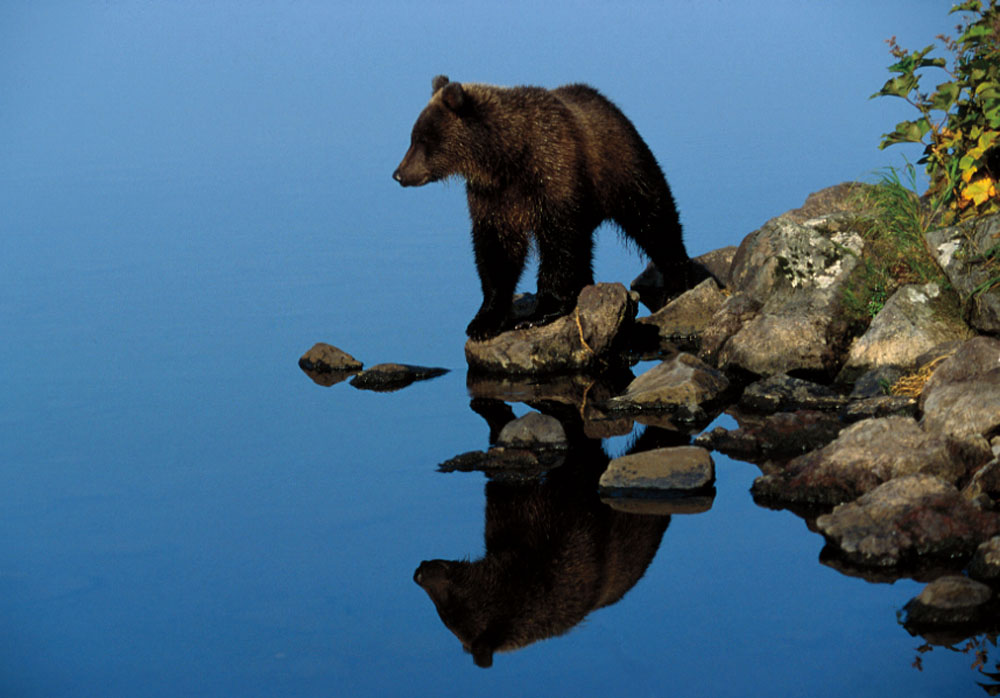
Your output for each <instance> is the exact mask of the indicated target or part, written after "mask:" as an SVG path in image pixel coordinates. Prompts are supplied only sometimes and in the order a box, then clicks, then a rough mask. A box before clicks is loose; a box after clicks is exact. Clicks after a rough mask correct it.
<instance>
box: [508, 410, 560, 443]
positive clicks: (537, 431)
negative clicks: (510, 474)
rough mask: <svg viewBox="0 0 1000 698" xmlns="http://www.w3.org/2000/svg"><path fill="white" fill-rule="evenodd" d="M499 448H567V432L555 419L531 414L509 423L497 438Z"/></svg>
mask: <svg viewBox="0 0 1000 698" xmlns="http://www.w3.org/2000/svg"><path fill="white" fill-rule="evenodd" d="M497 445H498V446H514V447H519V448H566V430H565V429H563V426H562V424H560V423H559V420H558V419H556V418H555V417H551V416H549V415H544V414H540V413H538V412H530V413H528V414H526V415H524V416H523V417H520V418H518V419H515V420H513V421H511V422H508V423H507V424H506V425H505V426H504V428H503V429H501V430H500V435H499V436H498V437H497Z"/></svg>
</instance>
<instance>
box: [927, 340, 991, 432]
mask: <svg viewBox="0 0 1000 698" xmlns="http://www.w3.org/2000/svg"><path fill="white" fill-rule="evenodd" d="M920 408H921V410H922V411H923V413H924V418H923V426H924V429H926V430H927V431H939V432H943V433H946V434H953V435H966V434H983V435H987V434H989V435H992V434H994V433H996V432H997V431H998V430H1000V340H998V339H993V338H991V337H975V338H974V339H970V340H969V341H967V342H965V343H963V344H962V345H961V346H960V347H959V348H958V349H956V350H955V353H954V354H952V355H951V356H950V357H949V358H947V359H945V360H944V361H942V362H941V364H940V365H939V366H938V367H937V369H936V370H935V371H934V373H933V375H932V376H931V377H930V380H928V381H927V384H926V385H925V386H924V389H923V391H922V392H921V394H920Z"/></svg>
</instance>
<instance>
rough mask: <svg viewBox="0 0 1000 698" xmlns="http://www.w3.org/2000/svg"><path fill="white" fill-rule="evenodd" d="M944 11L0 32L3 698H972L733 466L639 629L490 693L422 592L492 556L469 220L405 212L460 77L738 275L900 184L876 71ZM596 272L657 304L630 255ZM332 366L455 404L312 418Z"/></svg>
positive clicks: (183, 8)
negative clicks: (565, 111)
mask: <svg viewBox="0 0 1000 698" xmlns="http://www.w3.org/2000/svg"><path fill="white" fill-rule="evenodd" d="M946 6H947V3H945V4H944V5H942V4H940V3H932V2H918V3H914V2H912V1H910V2H902V1H900V2H895V1H893V2H882V3H871V2H867V1H866V2H842V3H822V4H820V3H801V2H772V3H768V4H767V6H766V7H765V8H761V7H760V6H758V5H756V4H753V3H739V2H731V1H729V0H720V1H719V2H707V3H686V4H681V3H671V4H669V6H668V5H666V4H663V5H662V6H661V5H660V4H653V3H615V4H613V5H612V4H603V3H563V2H555V3H542V4H538V3H517V2H515V3H504V4H502V5H501V4H490V5H479V4H476V3H471V2H463V3H448V2H440V3H437V2H435V3H424V4H420V3H402V2H398V3H397V2H386V3H365V4H362V5H358V4H353V3H352V4H348V3H339V2H296V3H270V2H217V3H199V2H176V3H175V2H171V3H150V2H138V1H136V2H80V3H77V2H74V3H69V2H67V3H58V2H44V1H43V2H33V3H16V2H11V3H5V4H3V5H2V7H0V94H2V95H3V98H2V100H0V327H3V328H4V329H3V337H4V341H2V342H0V483H2V486H0V512H2V518H3V526H2V527H0V628H2V632H0V695H3V696H12V697H22V696H279V695H280V696H314V695H315V696H319V695H324V696H326V695H338V696H340V695H343V696H348V695H350V696H369V695H371V696H375V695H379V696H381V695H435V696H448V695H456V696H458V695H462V696H466V695H577V696H580V695H582V696H586V695H595V696H597V695H602V696H603V695H630V696H632V695H635V696H640V695H650V696H662V695H676V696H755V695H761V696H799V695H813V696H846V695H850V696H889V695H907V696H943V695H948V696H960V695H969V696H975V695H983V691H982V689H981V688H980V687H979V686H977V685H976V681H977V680H983V677H982V676H981V675H980V674H979V673H978V672H976V671H974V670H972V669H971V668H970V665H971V663H972V661H973V659H974V657H973V656H972V655H970V654H963V653H960V652H952V651H949V650H947V649H944V648H940V647H938V648H936V649H934V650H933V651H931V652H929V653H920V652H918V649H917V648H919V647H920V646H921V645H922V644H923V640H922V639H921V638H914V637H911V636H910V635H908V634H907V632H906V631H905V630H904V629H903V628H902V626H901V625H899V624H898V622H897V612H898V611H899V609H901V607H902V606H903V605H904V604H905V603H906V601H907V600H908V599H910V598H911V597H913V596H914V595H915V594H916V593H917V592H918V591H919V589H920V588H921V586H920V585H919V584H917V583H915V582H912V581H908V580H903V581H899V582H897V583H895V584H878V585H876V584H870V583H868V582H865V581H862V580H860V579H856V578H851V577H848V576H845V575H842V574H840V573H838V572H836V571H834V570H832V569H831V568H829V567H827V566H824V565H821V564H820V563H819V561H818V555H819V551H820V549H821V548H822V544H823V541H822V539H821V538H820V537H819V536H818V535H816V534H814V533H811V532H809V531H808V530H807V528H806V526H805V525H804V523H803V521H802V519H800V518H798V517H796V516H794V515H793V514H791V513H788V512H776V511H770V510H766V509H763V508H760V507H757V506H756V505H754V503H753V501H752V499H751V498H750V495H749V493H748V489H749V487H750V484H751V482H752V481H753V478H754V477H755V476H756V475H758V474H759V470H758V469H757V468H756V467H755V466H751V465H749V464H746V463H740V462H735V461H731V460H729V459H727V458H725V457H723V456H720V455H718V454H716V455H715V460H716V468H717V477H718V482H717V490H718V491H717V496H716V498H715V501H714V503H713V506H712V508H711V509H710V510H709V511H708V512H706V513H702V514H697V515H676V516H674V517H673V518H672V520H671V522H670V525H669V527H668V528H667V530H666V532H665V533H664V535H663V539H662V543H661V544H660V546H659V549H658V551H657V553H656V556H655V558H654V560H653V562H652V564H651V565H650V566H649V568H648V569H647V571H646V574H645V576H644V577H643V578H642V579H641V580H640V581H639V582H638V583H637V584H636V585H635V586H634V587H633V588H632V589H631V591H630V592H629V593H627V594H626V595H625V597H624V598H623V599H622V600H621V601H619V602H618V603H616V604H614V605H611V606H608V607H606V608H603V609H599V610H597V611H594V612H593V613H592V614H590V615H589V617H588V618H587V619H586V620H585V621H584V622H583V623H582V624H581V625H579V626H577V627H576V628H574V629H573V630H571V631H570V632H569V633H567V634H566V635H563V636H561V637H558V638H553V639H550V640H547V641H543V642H538V643H535V644H531V645H529V646H528V647H526V648H524V649H521V650H518V651H514V652H509V653H503V654H498V655H497V656H496V658H495V660H494V664H493V667H492V668H489V669H481V668H478V667H476V666H474V664H473V661H472V659H471V657H470V656H469V655H468V654H466V653H464V652H463V651H462V648H461V644H460V643H459V641H458V640H457V639H456V637H455V636H454V635H452V633H451V632H449V630H448V629H447V628H446V627H445V626H444V625H443V624H442V622H441V620H440V619H439V618H438V616H437V614H436V612H435V609H434V606H433V604H432V603H431V601H430V600H429V599H428V597H427V595H426V594H425V593H424V591H423V590H422V589H421V588H420V587H419V586H417V585H416V584H415V583H414V582H413V573H414V570H415V569H416V567H417V565H418V564H419V563H420V562H421V561H422V560H425V559H432V558H445V559H461V558H470V559H476V558H478V557H480V556H481V555H482V554H483V551H484V543H483V533H484V505H485V496H484V488H485V485H486V478H485V477H484V476H483V475H482V474H480V473H461V472H455V473H441V472H438V471H437V466H438V464H439V463H441V462H443V461H446V460H447V459H449V458H451V457H453V456H455V455H457V454H459V453H463V452H466V451H472V450H482V449H485V448H486V447H487V446H488V440H489V429H488V427H487V424H486V423H485V422H484V421H483V419H482V418H481V417H479V416H478V415H477V414H476V413H475V412H473V411H472V410H471V409H470V406H469V393H468V391H467V388H466V370H465V359H464V354H463V343H464V327H465V325H466V323H467V322H468V320H469V319H470V318H471V316H472V315H473V314H474V312H475V310H476V308H477V307H478V305H479V302H480V300H481V299H480V297H479V286H478V279H477V277H476V274H475V270H474V266H473V263H472V255H471V248H470V244H469V241H468V234H467V228H468V222H467V214H466V211H465V204H464V192H463V189H462V186H461V184H460V183H457V182H456V183H450V184H443V185H442V184H437V185H432V186H429V187H425V188H422V189H417V190H402V189H400V188H399V187H398V185H396V184H395V182H393V181H392V179H391V177H390V175H391V173H392V171H393V169H394V168H395V166H396V164H397V163H398V161H399V159H400V158H401V157H402V154H403V152H404V151H405V149H406V146H407V144H408V140H409V130H410V127H411V125H412V122H413V120H414V119H415V117H416V114H417V113H418V112H419V110H420V109H421V108H422V106H423V104H424V102H425V101H426V99H427V98H428V96H429V91H430V80H431V78H432V77H433V75H435V74H437V73H447V74H449V75H450V76H451V77H452V78H453V79H456V80H476V81H483V82H494V83H500V84H523V83H534V84H543V85H547V86H555V85H558V84H562V83H566V82H573V81H586V82H589V83H591V84H593V85H595V86H597V87H598V88H600V89H601V90H602V91H604V92H605V93H606V94H607V95H608V96H610V97H611V98H612V99H614V100H616V101H617V102H618V103H619V104H620V106H622V108H623V109H624V111H625V112H626V113H627V114H629V115H630V116H631V117H632V118H633V120H634V121H635V123H636V125H637V126H638V128H639V130H640V132H642V133H643V134H644V136H645V138H646V140H647V141H648V142H649V144H650V146H651V148H652V150H653V151H654V153H655V154H656V155H657V157H658V158H659V160H660V161H661V163H662V164H663V166H664V169H665V171H666V173H667V176H668V179H669V180H670V182H671V185H672V187H673V189H674V193H675V196H676V198H677V201H678V205H679V207H680V209H681V213H682V218H683V222H684V224H685V229H686V233H687V240H688V247H689V249H690V251H691V252H692V254H698V253H702V252H705V251H708V250H710V249H714V248H716V247H720V246H723V245H728V244H738V242H739V241H740V240H741V239H742V237H743V236H744V235H745V234H747V233H748V232H750V231H752V230H753V229H755V228H756V227H757V226H759V225H760V224H761V223H762V222H764V221H765V220H766V219H767V218H769V217H771V216H773V215H777V214H778V213H781V212H782V211H784V210H786V209H788V208H792V207H794V206H797V205H799V204H801V202H802V200H803V199H804V198H805V196H806V195H807V194H808V193H809V192H811V191H814V190H817V189H820V188H822V187H825V186H828V185H831V184H835V183H837V182H840V181H843V180H849V179H856V178H860V177H865V176H868V175H869V173H871V172H872V171H874V170H877V169H878V168H880V167H884V166H886V165H888V164H897V165H898V164H900V163H901V162H902V160H901V153H903V152H909V153H910V154H911V155H912V154H913V151H912V150H911V151H900V152H899V153H893V152H891V151H889V152H886V153H883V152H880V151H878V150H877V148H876V146H877V142H878V138H879V135H880V134H881V133H882V132H883V131H885V130H890V129H891V128H892V127H893V125H894V124H895V123H896V121H899V120H901V119H903V118H907V117H908V116H910V115H909V114H908V113H907V111H906V105H905V104H903V103H901V102H891V101H888V100H878V101H874V102H872V101H869V100H868V99H867V97H868V95H869V94H871V93H872V92H874V91H876V90H877V89H878V88H879V87H880V86H881V83H882V82H883V81H884V79H885V78H886V77H887V75H888V74H887V73H886V72H885V70H884V67H885V65H887V64H888V62H889V57H888V54H887V52H886V50H885V46H884V44H883V43H882V40H883V39H885V38H887V37H888V36H890V35H894V34H895V35H898V37H899V40H900V42H901V43H902V44H903V45H907V46H914V47H922V46H924V45H926V44H927V43H930V42H931V41H933V36H934V35H935V34H937V33H940V32H942V31H948V30H950V28H951V26H952V24H953V23H954V19H953V18H949V17H947V15H946V9H947V7H946ZM914 159H915V158H914ZM597 255H598V256H597V262H596V269H597V277H598V278H599V279H601V280H605V281H623V282H625V283H627V282H628V281H629V280H630V279H631V278H632V277H634V276H635V275H636V274H637V273H638V272H639V271H641V269H642V268H643V262H642V260H640V259H639V257H638V256H637V255H636V254H634V253H633V252H630V251H629V250H627V249H625V248H623V247H622V246H621V245H620V244H619V241H618V240H617V239H616V236H615V235H614V234H613V233H609V232H607V231H606V232H605V233H604V234H603V235H602V236H601V239H600V243H599V245H598V251H597ZM532 285H533V283H532V281H531V279H530V274H529V275H528V276H526V278H525V281H524V286H525V288H531V287H532ZM317 341H326V342H330V343H333V344H336V345H338V346H340V347H342V348H344V349H345V350H347V351H349V352H351V353H352V354H354V355H355V356H357V357H358V358H359V359H361V360H363V361H364V362H366V363H367V364H375V363H379V362H383V361H398V362H406V363H413V364H424V365H431V366H442V367H446V368H449V369H451V372H450V373H448V374H447V375H445V376H443V377H441V378H438V379H435V380H432V381H428V382H424V383H418V384H415V385H413V386H411V387H409V388H407V389H405V390H402V391H399V392H395V393H372V392H365V391H360V390H356V389H354V388H352V387H350V386H349V385H347V384H346V383H343V384H339V385H336V386H333V387H329V388H326V387H321V386H319V385H317V384H315V383H313V382H312V381H311V380H310V379H309V378H308V377H307V376H306V375H305V374H303V373H302V371H300V369H299V368H298V366H297V359H298V358H299V356H300V355H301V354H302V353H303V352H304V351H305V350H306V349H308V348H309V347H310V346H311V345H312V344H313V343H314V342H317ZM514 410H515V412H516V413H517V414H524V413H525V412H526V411H527V410H528V408H527V407H525V406H524V405H520V404H518V405H514ZM724 419H725V418H724ZM632 438H634V437H632ZM628 444H629V438H618V439H611V440H608V441H607V443H605V444H604V448H605V450H606V451H608V452H609V453H610V454H611V455H618V454H619V453H621V452H624V451H625V450H626V449H627V448H628ZM918 656H920V657H922V662H921V664H922V669H918V668H917V667H915V666H913V664H914V660H915V659H917V658H918Z"/></svg>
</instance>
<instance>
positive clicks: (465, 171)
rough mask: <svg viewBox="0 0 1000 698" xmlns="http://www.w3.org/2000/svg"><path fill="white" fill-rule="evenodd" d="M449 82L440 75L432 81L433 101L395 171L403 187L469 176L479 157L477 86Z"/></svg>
mask: <svg viewBox="0 0 1000 698" xmlns="http://www.w3.org/2000/svg"><path fill="white" fill-rule="evenodd" d="M468 88H469V89H467V87H466V86H463V85H462V84H461V83H458V82H449V80H448V78H446V77H445V76H444V75H438V76H437V77H436V78H434V80H433V81H432V82H431V89H432V92H431V101H430V102H429V103H428V104H427V106H426V107H425V108H424V110H423V111H422V112H421V113H420V116H419V117H418V118H417V123H416V124H414V126H413V132H412V134H411V136H410V148H409V150H407V151H406V155H405V156H403V161H402V162H401V163H399V167H398V168H396V171H395V172H394V173H393V175H392V176H393V179H395V180H396V181H397V182H399V183H400V184H402V185H403V186H404V187H419V186H423V185H424V184H427V183H428V182H436V181H437V180H439V179H444V178H446V177H449V176H451V175H462V176H464V177H466V178H467V179H468V178H470V175H472V174H473V173H472V172H470V171H469V169H470V167H472V163H473V162H475V161H476V159H477V158H476V157H475V153H473V152H470V150H469V148H470V147H474V144H475V142H476V141H475V139H474V138H470V136H472V135H473V133H474V132H475V130H476V127H475V124H476V122H477V118H476V117H477V111H478V110H477V108H476V100H475V99H474V93H475V86H468Z"/></svg>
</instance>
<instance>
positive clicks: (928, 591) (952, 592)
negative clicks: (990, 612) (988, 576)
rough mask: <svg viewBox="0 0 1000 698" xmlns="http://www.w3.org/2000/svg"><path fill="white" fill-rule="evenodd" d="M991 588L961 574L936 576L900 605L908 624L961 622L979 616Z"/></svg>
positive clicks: (990, 592)
mask: <svg viewBox="0 0 1000 698" xmlns="http://www.w3.org/2000/svg"><path fill="white" fill-rule="evenodd" d="M991 598H993V590H992V589H990V588H989V587H988V586H986V585H985V584H981V583H980V582H975V581H973V580H971V579H969V578H968V577H963V576H961V575H949V576H946V577H940V578H938V579H935V580H934V581H933V582H931V583H930V584H928V585H927V586H925V587H924V589H923V591H921V592H920V593H919V594H918V595H917V596H916V597H915V598H913V599H911V600H910V601H909V603H907V604H906V606H904V610H905V611H906V616H907V617H906V625H907V626H908V627H910V626H913V627H927V626H940V625H962V624H965V623H974V622H976V621H977V620H979V619H980V618H982V617H983V614H984V613H985V612H986V607H987V604H988V603H989V602H990V599H991Z"/></svg>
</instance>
